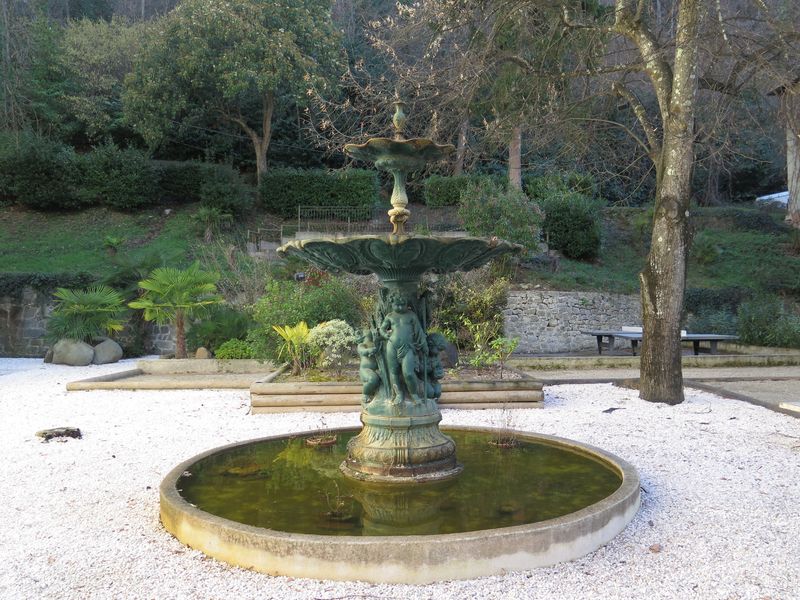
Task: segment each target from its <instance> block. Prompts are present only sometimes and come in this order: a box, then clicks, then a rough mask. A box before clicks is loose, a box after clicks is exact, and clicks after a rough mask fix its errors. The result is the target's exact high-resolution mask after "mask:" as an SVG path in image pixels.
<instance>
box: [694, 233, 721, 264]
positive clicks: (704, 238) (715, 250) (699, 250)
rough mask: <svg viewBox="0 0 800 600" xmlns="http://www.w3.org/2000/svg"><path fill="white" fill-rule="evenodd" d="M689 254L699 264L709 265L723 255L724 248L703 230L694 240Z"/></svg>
mask: <svg viewBox="0 0 800 600" xmlns="http://www.w3.org/2000/svg"><path fill="white" fill-rule="evenodd" d="M689 256H690V257H691V258H692V260H694V262H696V263H697V264H699V265H705V266H708V265H711V264H714V263H715V262H716V261H717V259H718V258H719V257H720V256H722V249H721V248H720V247H719V246H718V245H717V244H716V243H714V240H713V239H711V238H710V237H709V236H708V235H705V234H704V232H702V231H701V232H700V233H699V234H697V235H696V236H694V239H693V240H692V247H691V249H690V251H689Z"/></svg>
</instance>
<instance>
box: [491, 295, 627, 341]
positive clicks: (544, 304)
mask: <svg viewBox="0 0 800 600" xmlns="http://www.w3.org/2000/svg"><path fill="white" fill-rule="evenodd" d="M503 316H504V318H505V335H506V337H519V338H520V341H519V346H518V347H517V352H522V353H537V354H538V353H554V352H574V351H578V350H589V349H593V348H597V342H596V339H595V338H594V337H592V336H589V335H584V334H582V333H581V330H587V329H619V328H620V327H622V326H623V325H641V322H642V310H641V305H640V302H639V296H623V295H620V294H601V293H595V292H552V291H542V290H513V291H511V292H509V295H508V306H507V307H506V309H505V310H504V311H503ZM623 342H624V344H628V342H627V341H626V340H620V341H619V343H620V344H622V343H623Z"/></svg>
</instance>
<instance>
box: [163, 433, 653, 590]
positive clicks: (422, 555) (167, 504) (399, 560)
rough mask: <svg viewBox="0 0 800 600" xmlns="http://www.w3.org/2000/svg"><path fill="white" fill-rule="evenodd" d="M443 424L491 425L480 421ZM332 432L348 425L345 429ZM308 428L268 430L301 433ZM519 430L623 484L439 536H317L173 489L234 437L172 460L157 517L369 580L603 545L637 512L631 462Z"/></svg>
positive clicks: (430, 578) (255, 554)
mask: <svg viewBox="0 0 800 600" xmlns="http://www.w3.org/2000/svg"><path fill="white" fill-rule="evenodd" d="M448 430H450V431H453V430H466V431H482V432H492V431H496V430H493V429H491V428H486V427H452V428H448ZM338 431H353V428H346V429H342V430H338ZM310 433H312V432H304V433H298V434H291V435H278V436H270V437H268V438H259V439H262V440H266V439H277V438H287V437H302V436H305V435H309V434H310ZM514 434H515V435H517V436H518V437H519V438H520V439H525V440H530V441H536V442H540V443H545V444H550V445H557V446H560V447H564V448H567V449H570V450H573V451H576V452H578V453H580V454H583V455H585V456H589V457H592V458H594V459H595V460H598V461H599V462H602V463H604V464H606V465H608V466H609V467H610V468H612V469H613V470H615V471H616V472H617V473H619V474H620V475H621V477H622V483H621V485H620V487H619V488H617V490H616V491H614V492H613V493H612V494H611V495H609V496H607V497H606V498H605V499H603V500H601V501H599V502H597V503H595V504H592V505H590V506H588V507H586V508H583V509H581V510H579V511H576V512H574V513H570V514H568V515H564V516H562V517H558V518H555V519H549V520H546V521H541V522H539V523H533V524H528V525H517V526H513V527H504V528H498V529H484V530H479V531H470V532H464V533H450V534H444V535H412V536H370V537H353V536H322V535H309V534H295V533H286V532H281V531H273V530H269V529H263V528H258V527H252V526H250V525H243V524H241V523H236V522H234V521H230V520H228V519H224V518H221V517H217V516H214V515H211V514H209V513H206V512H204V511H202V510H199V509H198V508H196V507H195V506H193V505H192V504H190V503H189V502H187V501H186V500H185V499H183V497H181V495H180V493H179V491H178V489H177V482H178V479H179V478H180V477H181V475H182V474H183V472H184V471H186V470H188V469H189V467H191V466H192V465H193V464H194V463H196V462H197V461H198V460H200V459H202V458H203V457H205V456H208V455H211V454H215V453H217V452H220V451H222V450H224V449H229V448H233V447H236V446H241V445H244V444H249V443H252V442H254V441H256V440H248V441H245V442H238V443H235V444H230V445H228V446H223V447H218V448H214V449H211V450H209V451H207V452H204V453H202V454H200V455H197V456H194V457H192V458H191V459H189V460H187V461H184V462H183V463H181V464H180V465H178V466H177V467H175V468H174V469H173V470H172V471H170V473H169V474H168V475H167V476H166V477H165V478H164V480H163V482H162V484H161V487H160V497H161V503H160V504H161V521H162V523H163V524H164V527H165V528H166V529H167V531H169V532H170V533H172V534H173V535H174V536H175V537H176V538H177V539H178V540H180V541H181V542H183V543H184V544H186V545H188V546H190V547H192V548H195V549H197V550H200V551H202V552H204V553H205V554H207V555H209V556H212V557H214V558H216V559H218V560H221V561H224V562H226V563H229V564H232V565H235V566H239V567H244V568H248V569H253V570H256V571H260V572H263V573H268V574H270V575H286V576H291V577H308V578H314V579H333V580H358V581H367V582H373V583H414V584H422V583H431V582H434V581H444V580H452V579H471V578H474V577H480V576H486V575H497V574H500V573H502V572H504V571H509V570H524V569H530V568H536V567H544V566H548V565H553V564H555V563H559V562H564V561H569V560H574V559H576V558H579V557H581V556H584V555H586V554H588V553H589V552H592V551H594V550H596V549H597V548H599V547H600V546H602V545H604V544H606V543H607V542H608V541H610V540H611V539H612V538H614V537H615V536H616V535H617V534H619V533H620V532H621V531H622V530H623V529H624V528H625V527H626V526H627V524H628V523H629V522H630V521H631V520H632V519H633V517H634V515H635V514H636V512H637V510H638V508H639V503H640V496H639V476H638V473H637V472H636V470H635V468H634V467H633V466H632V465H630V464H629V463H627V462H626V461H624V460H622V459H621V458H619V457H617V456H614V455H613V454H610V453H608V452H606V451H604V450H601V449H599V448H594V447H592V446H589V445H587V444H582V443H578V442H574V441H572V440H567V439H564V438H558V437H554V436H547V435H542V434H533V433H528V432H520V431H517V432H514Z"/></svg>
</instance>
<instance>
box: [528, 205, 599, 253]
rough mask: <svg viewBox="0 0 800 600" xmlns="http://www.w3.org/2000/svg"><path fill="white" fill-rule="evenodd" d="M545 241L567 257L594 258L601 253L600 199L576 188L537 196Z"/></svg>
mask: <svg viewBox="0 0 800 600" xmlns="http://www.w3.org/2000/svg"><path fill="white" fill-rule="evenodd" d="M539 204H540V206H541V207H542V208H543V209H544V213H545V217H544V224H543V226H542V230H543V231H544V234H545V236H546V240H547V244H548V245H549V246H550V247H551V248H555V249H557V250H559V251H560V252H561V253H562V254H563V255H564V256H566V257H567V258H573V259H575V260H593V259H595V258H597V255H598V254H599V253H600V241H601V239H600V235H601V234H600V209H601V206H600V203H599V202H597V201H596V200H589V199H588V198H586V197H585V196H582V195H581V194H578V193H576V192H566V193H563V192H562V193H554V194H550V195H548V196H546V197H545V198H542V199H540V200H539Z"/></svg>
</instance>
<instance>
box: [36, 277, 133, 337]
mask: <svg viewBox="0 0 800 600" xmlns="http://www.w3.org/2000/svg"><path fill="white" fill-rule="evenodd" d="M53 296H54V297H55V300H56V302H55V308H54V309H53V312H52V314H51V315H50V318H49V319H48V320H47V337H48V338H49V339H50V340H52V341H56V340H60V339H62V338H67V339H71V340H76V341H80V342H89V343H91V342H92V341H93V340H94V339H95V338H98V337H101V336H104V335H112V334H114V333H116V332H119V331H122V328H123V326H124V321H123V319H122V316H123V315H124V313H125V305H124V304H123V300H122V296H121V295H120V293H119V292H117V291H116V290H113V289H111V288H109V287H106V286H104V285H99V286H95V287H91V288H88V289H85V290H68V289H66V288H59V289H58V290H57V291H56V293H55V294H53Z"/></svg>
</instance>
